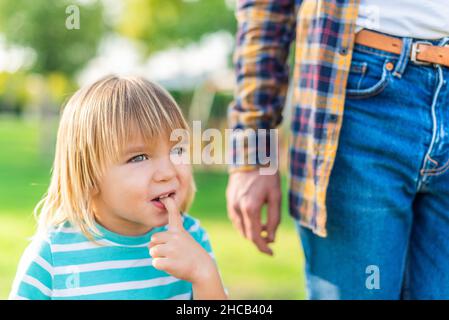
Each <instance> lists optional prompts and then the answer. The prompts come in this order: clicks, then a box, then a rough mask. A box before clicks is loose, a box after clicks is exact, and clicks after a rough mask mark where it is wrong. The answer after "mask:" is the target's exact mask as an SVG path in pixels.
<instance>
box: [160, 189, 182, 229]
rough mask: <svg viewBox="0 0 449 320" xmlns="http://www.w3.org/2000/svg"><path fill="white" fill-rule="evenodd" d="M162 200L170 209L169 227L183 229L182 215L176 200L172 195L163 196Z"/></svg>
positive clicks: (168, 209)
mask: <svg viewBox="0 0 449 320" xmlns="http://www.w3.org/2000/svg"><path fill="white" fill-rule="evenodd" d="M160 201H161V202H162V203H163V204H164V206H165V208H166V209H167V211H168V228H169V229H170V230H182V229H183V224H182V217H181V213H180V211H179V209H178V207H177V206H176V202H175V200H173V199H172V198H170V197H166V198H162V199H161V200H160Z"/></svg>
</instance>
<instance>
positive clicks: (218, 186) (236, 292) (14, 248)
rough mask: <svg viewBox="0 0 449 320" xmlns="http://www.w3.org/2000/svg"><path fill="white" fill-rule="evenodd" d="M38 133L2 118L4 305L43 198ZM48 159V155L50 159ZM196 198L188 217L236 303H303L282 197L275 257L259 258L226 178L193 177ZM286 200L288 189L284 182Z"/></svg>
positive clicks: (0, 272)
mask: <svg viewBox="0 0 449 320" xmlns="http://www.w3.org/2000/svg"><path fill="white" fill-rule="evenodd" d="M40 131H41V130H40V127H39V124H38V123H36V122H26V121H23V120H17V119H13V118H4V117H3V118H1V117H0V150H1V151H0V299H5V298H7V295H8V292H9V290H10V287H11V283H12V280H13V278H14V275H15V272H16V267H17V263H18V261H19V258H20V256H21V254H22V252H23V250H24V249H25V247H26V246H27V243H28V238H29V237H31V236H32V235H33V233H34V228H35V221H34V218H33V215H32V211H33V207H34V206H35V204H36V203H37V201H38V200H39V199H40V197H41V196H42V194H43V193H44V192H45V190H46V187H47V184H48V181H49V177H50V168H51V161H52V160H51V157H49V156H48V152H43V151H42V147H41V145H42V144H41V142H40V140H41V139H40V138H39V135H40ZM46 154H47V155H46ZM195 179H196V183H197V188H198V192H197V195H196V198H195V202H194V204H193V206H192V208H191V210H190V214H191V215H193V216H195V217H197V218H199V219H200V220H201V224H202V225H203V227H204V228H205V229H206V230H207V232H208V234H209V237H210V241H211V243H212V247H213V249H214V253H215V256H216V258H217V261H218V265H219V267H220V272H221V274H222V277H223V280H224V283H225V286H226V288H227V289H228V290H229V294H230V297H231V298H232V299H303V298H304V297H305V288H304V276H303V272H302V265H303V255H302V251H301V250H300V244H299V240H298V237H297V235H296V233H295V230H294V224H293V222H292V220H291V218H290V217H288V213H287V208H286V201H285V197H284V201H283V210H282V215H283V217H282V224H281V226H280V228H279V230H278V233H277V239H276V243H275V244H273V246H272V248H273V251H274V256H273V257H268V256H266V255H263V254H261V253H259V252H258V251H257V250H256V248H255V247H254V245H252V244H251V243H250V242H248V241H247V240H245V239H243V238H242V237H241V236H240V235H239V234H238V233H237V231H235V230H234V229H233V228H232V225H231V223H230V222H229V221H228V219H227V215H226V202H225V188H226V182H227V175H226V174H225V173H222V172H204V171H202V172H200V171H196V172H195ZM283 189H284V195H286V183H285V179H283Z"/></svg>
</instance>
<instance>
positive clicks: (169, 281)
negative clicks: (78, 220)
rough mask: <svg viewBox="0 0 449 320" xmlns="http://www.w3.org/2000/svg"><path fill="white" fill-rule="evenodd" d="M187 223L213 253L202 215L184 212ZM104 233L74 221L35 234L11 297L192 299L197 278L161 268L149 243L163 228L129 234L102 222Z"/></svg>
mask: <svg viewBox="0 0 449 320" xmlns="http://www.w3.org/2000/svg"><path fill="white" fill-rule="evenodd" d="M183 225H184V228H185V229H186V230H187V231H188V232H189V233H190V235H191V236H192V237H193V238H194V239H195V240H196V241H197V242H198V243H200V244H201V245H202V247H203V248H204V249H205V250H206V251H207V252H208V253H209V254H210V255H212V249H211V246H210V243H209V240H208V236H207V233H206V232H205V230H204V229H203V228H202V227H201V226H200V224H199V221H198V220H197V219H194V218H192V217H191V216H189V215H186V214H184V215H183ZM97 227H98V229H99V230H100V231H101V232H102V234H103V237H101V238H98V237H96V240H97V241H96V242H97V243H98V244H97V243H94V242H92V241H89V240H88V239H87V238H86V237H85V236H84V235H83V234H82V233H81V232H80V231H79V230H77V229H75V228H73V227H72V226H71V225H70V224H69V223H67V222H66V223H65V224H64V225H62V226H60V227H58V228H56V229H53V230H51V232H49V233H48V234H47V235H46V236H44V237H35V238H34V239H33V240H32V241H31V243H30V244H29V246H28V247H27V249H26V250H25V252H24V253H23V255H22V258H21V260H20V263H19V267H18V270H17V274H16V278H15V280H14V283H13V287H12V291H11V293H10V296H9V298H10V299H55V300H56V299H192V297H193V295H192V285H191V283H189V282H187V281H184V280H180V279H177V278H175V277H173V276H171V275H169V274H168V273H166V272H164V271H161V270H157V269H155V268H154V267H153V265H152V262H151V261H152V259H151V256H150V253H149V249H148V245H149V242H150V240H151V236H152V234H154V233H157V232H162V231H166V230H167V226H163V227H157V228H153V229H152V230H150V231H149V232H148V233H147V234H145V235H142V236H123V235H120V234H117V233H114V232H111V231H109V230H107V229H105V228H104V227H102V226H100V225H99V224H97Z"/></svg>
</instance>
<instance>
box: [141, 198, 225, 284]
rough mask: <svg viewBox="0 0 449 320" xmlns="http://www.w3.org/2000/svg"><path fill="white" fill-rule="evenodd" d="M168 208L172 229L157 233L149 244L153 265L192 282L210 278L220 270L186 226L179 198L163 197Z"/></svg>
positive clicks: (162, 200)
mask: <svg viewBox="0 0 449 320" xmlns="http://www.w3.org/2000/svg"><path fill="white" fill-rule="evenodd" d="M161 202H162V203H163V204H164V205H165V208H167V211H168V231H166V232H159V233H155V234H154V235H153V236H152V237H151V242H150V245H149V248H150V255H151V257H152V258H153V266H154V267H155V268H156V269H159V270H163V271H165V272H167V273H169V274H171V275H172V276H174V277H176V278H178V279H183V280H186V281H189V282H191V283H192V284H196V283H203V282H207V281H208V279H210V277H213V276H214V273H215V272H216V267H215V262H214V261H213V260H212V258H211V257H210V255H209V254H208V253H207V251H206V250H204V248H203V247H202V246H201V245H200V244H199V243H198V242H196V241H195V239H194V238H193V237H192V236H191V235H190V234H189V233H188V232H187V231H186V230H185V229H184V226H183V222H182V218H181V214H180V212H179V210H178V208H177V207H176V204H175V201H174V200H173V199H172V198H170V197H167V198H163V199H161Z"/></svg>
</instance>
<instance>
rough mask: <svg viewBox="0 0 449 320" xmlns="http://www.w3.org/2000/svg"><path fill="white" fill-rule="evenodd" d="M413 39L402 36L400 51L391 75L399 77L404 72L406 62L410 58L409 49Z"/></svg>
mask: <svg viewBox="0 0 449 320" xmlns="http://www.w3.org/2000/svg"><path fill="white" fill-rule="evenodd" d="M412 43H413V39H412V38H410V37H404V38H402V51H401V55H400V56H399V61H398V63H397V64H396V68H395V69H394V71H393V75H394V76H395V77H398V78H399V79H401V77H402V74H403V73H404V70H405V67H406V66H407V62H408V61H409V60H410V50H411V47H412Z"/></svg>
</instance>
